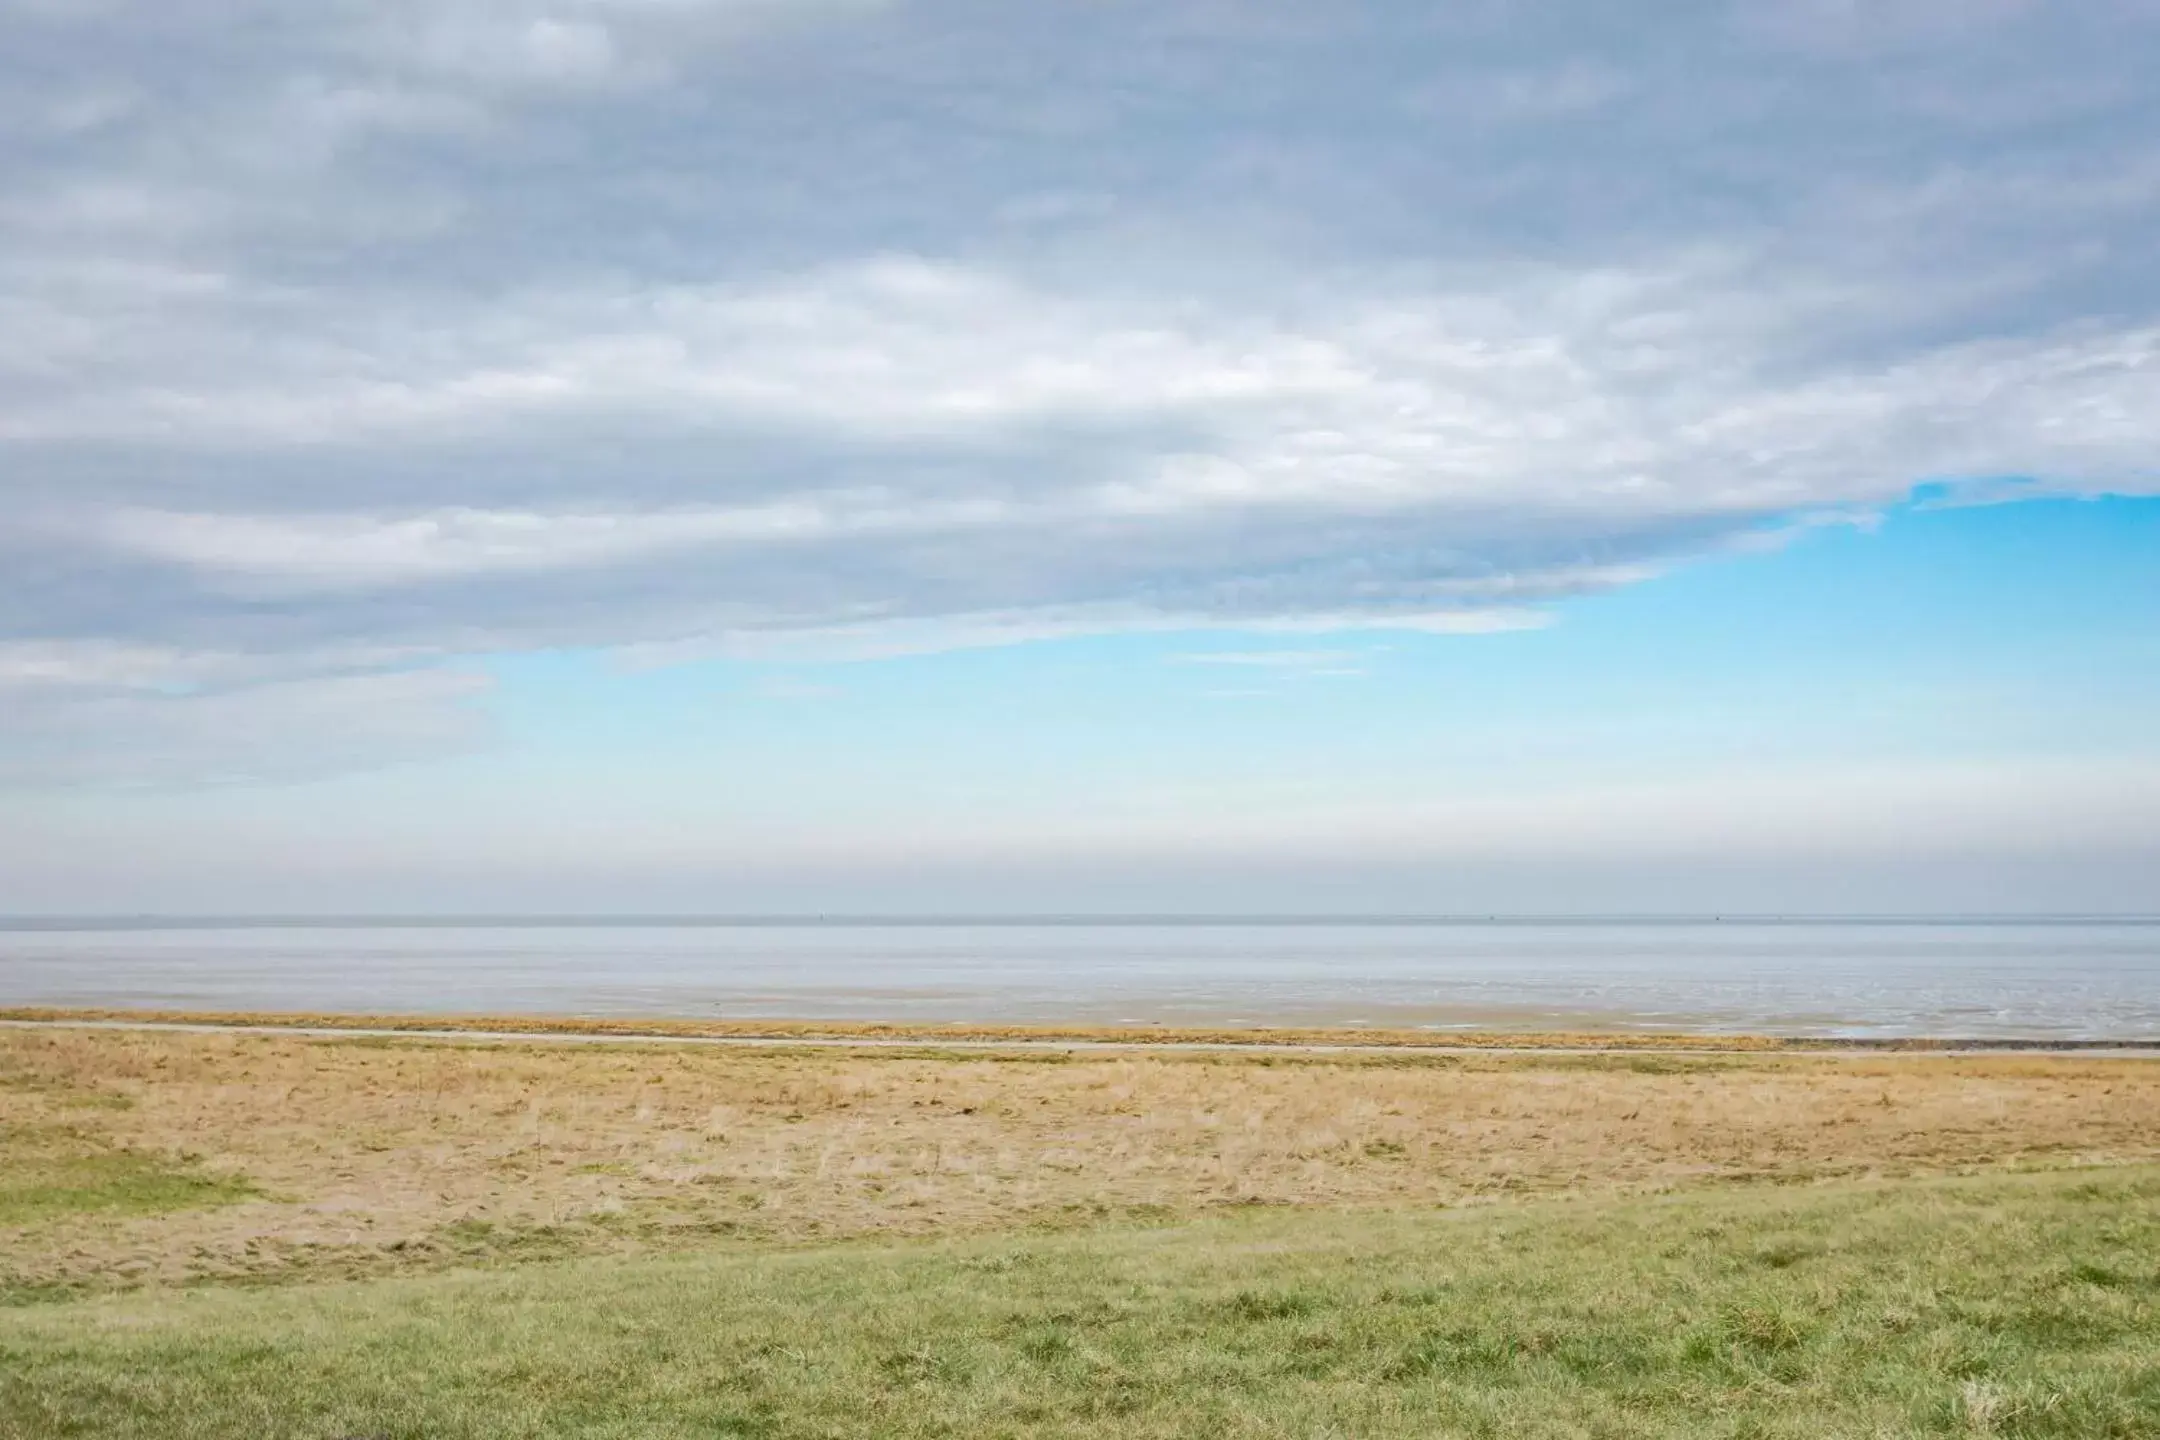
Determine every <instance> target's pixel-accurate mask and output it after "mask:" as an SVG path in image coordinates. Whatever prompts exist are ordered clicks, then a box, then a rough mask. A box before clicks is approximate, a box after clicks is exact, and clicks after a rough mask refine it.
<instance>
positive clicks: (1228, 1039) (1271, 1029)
mask: <svg viewBox="0 0 2160 1440" xmlns="http://www.w3.org/2000/svg"><path fill="white" fill-rule="evenodd" d="M0 1026H5V1027H7V1028H10V1029H47V1028H51V1029H99V1030H149V1031H159V1030H163V1031H180V1032H190V1033H198V1034H203V1033H208V1034H250V1033H267V1034H284V1035H304V1036H311V1037H317V1038H326V1039H335V1038H341V1037H344V1038H356V1039H359V1038H377V1039H412V1040H445V1041H463V1042H471V1041H486V1042H497V1043H511V1042H525V1043H587V1044H590V1043H604V1042H619V1043H628V1044H635V1043H645V1044H692V1045H721V1046H742V1047H753V1048H770V1047H776V1046H777V1047H788V1046H794V1047H810V1048H817V1049H862V1050H894V1049H905V1050H915V1049H948V1050H951V1049H958V1050H981V1051H1013V1050H1023V1051H1025V1050H1066V1051H1073V1050H1079V1051H1138V1052H1145V1051H1165V1050H1167V1051H1222V1052H1250V1053H1263V1054H1266V1053H1275V1054H1282V1053H1291V1054H1329V1053H1351V1052H1360V1053H1383V1054H1406V1055H1448V1054H1494V1053H1535V1052H1571V1053H1585V1054H1600V1053H1607V1054H1610V1053H1629V1052H1655V1053H1660V1054H1688V1053H1694V1054H1758V1055H1774V1054H1815V1055H1821V1054H1862V1055H1873V1054H1920V1055H1931V1054H1932V1055H1972V1054H1991V1055H2001V1054H2010V1055H2019V1054H2026V1055H2046V1054H2077V1055H2118V1056H2126V1057H2145V1056H2150V1057H2153V1058H2160V1037H2151V1038H2145V1037H2125V1038H2095V1039H2064V1038H2055V1037H2047V1036H2034V1037H2019V1036H1957V1035H1941V1036H1813V1035H1762V1034H1742V1033H1721V1032H1704V1031H1656V1032H1649V1031H1639V1032H1637V1031H1604V1030H1568V1031H1514V1030H1475V1031H1451V1032H1447V1033H1446V1034H1444V1035H1437V1034H1435V1033H1434V1032H1432V1031H1425V1030H1407V1029H1399V1028H1380V1027H1374V1028H1370V1029H1349V1028H1340V1027H1317V1026H1253V1027H1229V1026H1170V1025H1147V1026H1121V1025H991V1024H974V1023H967V1022H951V1023H910V1022H900V1021H817V1020H763V1019H758V1020H751V1019H745V1020H724V1019H713V1020H687V1019H676V1020H667V1019H610V1018H594V1017H579V1016H530V1015H526V1016H517V1015H513V1016H499V1015H457V1014H444V1015H410V1014H406V1015H400V1014H390V1015H382V1014H340V1013H335V1012H315V1011H310V1012H268V1011H214V1010H213V1011H200V1010H159V1009H141V1010H136V1009H121V1008H111V1007H94V1008H93V1007H60V1006H13V1007H0Z"/></svg>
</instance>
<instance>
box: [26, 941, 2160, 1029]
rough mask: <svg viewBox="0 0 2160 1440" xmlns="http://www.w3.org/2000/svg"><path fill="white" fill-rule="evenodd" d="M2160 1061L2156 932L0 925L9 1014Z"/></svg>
mask: <svg viewBox="0 0 2160 1440" xmlns="http://www.w3.org/2000/svg"><path fill="white" fill-rule="evenodd" d="M30 1004H37V1005H95V1006H130V1007H162V1008H186V1009H214V1010H313V1011H347V1012H374V1013H390V1012H402V1013H430V1012H431V1013H438V1014H457V1013H463V1014H479V1013H491V1014H533V1015H542V1014H547V1015H595V1016H637V1015H652V1016H661V1015H670V1016H685V1017H697V1016H744V1017H774V1016H794V1017H801V1018H816V1019H883V1020H916V1021H930V1020H973V1021H985V1022H995V1021H1005V1022H1013V1023H1028V1022H1043V1021H1051V1022H1089V1023H1116V1022H1136V1023H1164V1024H1172V1025H1176V1024H1193V1025H1200V1024H1207V1025H1217V1024H1220V1025H1237V1024H1271V1023H1296V1024H1313V1025H1403V1026H1421V1027H1431V1028H1434V1029H1439V1030H1445V1029H1448V1028H1472V1027H1504V1028H1517V1027H1520V1028H1541V1027H1596V1028H1612V1029H1661V1030H1663V1029H1679V1030H1699V1031H1706V1032H1708V1031H1755V1032H1765V1033H1778V1034H1792V1035H1844V1036H1867V1035H1881V1036H1892V1035H1914V1034H1921V1035H1966V1036H1975V1037H1980V1036H2003V1035H2022V1036H2033V1037H2050V1038H2083V1039H2092V1038H2117V1039H2131V1038H2137V1039H2153V1038H2160V921H2150V920H2147V921H2120V920H2056V921H2031V920H2017V921H2007V920H1927V921H1895V922H1883V921H1789V920H1788V921H1760V920H1749V921H1734V920H1707V919H1706V920H1682V921H1674V920H1659V921H1642V920H1628V921H1620V920H1595V921H1593V920H1573V921H1478V922H1471V921H1404V920H1393V921H1361V922H1312V921H1296V922H1290V921H1279V920H1278V921H1249V920H1248V921H1236V920H1226V921H1216V922H1189V921H1188V922H1162V921H1132V922H1118V923H1105V922H1099V921H1035V922H1024V923H1023V922H1009V921H982V920H976V921H939V922H920V921H919V922H891V921H883V922H867V921H866V922H835V921H825V922H816V923H803V922H698V923H684V922H668V923H661V922H651V921H644V922H630V921H618V922H586V923H577V924H561V923H552V924H551V923H532V922H525V923H510V922H502V923H497V922H487V923H472V922H465V923H457V924H443V923H433V924H384V923H366V924H348V923H310V924H307V925H292V924H279V923H270V922H260V921H256V922H249V921H232V922H217V923H190V924H185V925H177V924H171V923H160V922H140V923H130V924H117V923H110V922H108V923H103V924H91V923H87V922H64V921H47V922H14V923H8V924H0V1005H30Z"/></svg>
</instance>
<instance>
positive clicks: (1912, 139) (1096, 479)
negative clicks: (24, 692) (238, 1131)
mask: <svg viewBox="0 0 2160 1440" xmlns="http://www.w3.org/2000/svg"><path fill="white" fill-rule="evenodd" d="M1593 9H1594V7H1591V6H1589V5H1587V4H1585V5H1583V6H1580V7H1578V8H1575V9H1569V8H1568V7H1561V8H1560V9H1558V10H1554V11H1549V12H1547V11H1541V12H1540V13H1539V16H1537V17H1530V16H1528V15H1525V16H1520V17H1513V16H1510V17H1500V18H1494V17H1487V18H1486V19H1484V20H1479V19H1477V18H1476V17H1472V16H1468V15H1466V14H1457V13H1455V12H1452V11H1450V12H1448V13H1447V14H1444V15H1442V14H1437V13H1436V14H1429V15H1428V14H1423V13H1422V12H1421V13H1418V14H1412V13H1411V12H1410V11H1402V12H1400V13H1396V12H1385V13H1382V12H1376V13H1374V14H1373V15H1370V16H1365V17H1362V18H1360V19H1359V20H1358V21H1357V22H1355V23H1351V22H1349V21H1346V20H1344V19H1343V18H1342V17H1338V16H1336V15H1334V14H1333V12H1324V11H1322V10H1315V9H1312V8H1311V7H1306V6H1296V5H1290V4H1282V5H1273V4H1256V5H1252V6H1237V7H1221V8H1218V7H1207V6H1190V5H1185V4H1181V3H1172V4H1168V5H1163V6H1152V7H1138V8H1131V7H1108V8H1105V7H1069V8H1065V9H1059V10H1056V11H1055V12H1054V13H1042V12H1029V13H1028V14H1027V15H1025V16H1023V15H1021V13H1020V12H1019V11H1012V12H1009V13H1008V12H1005V11H995V12H994V13H993V11H984V12H982V13H981V14H979V15H977V16H975V17H974V19H973V20H971V21H970V22H969V23H967V24H960V23H949V21H948V20H939V19H936V18H934V17H930V16H928V15H925V14H917V13H915V12H913V11H911V10H910V9H909V8H908V7H902V6H895V7H885V6H880V5H875V4H868V3H860V4H858V3H848V0H831V3H824V0H820V3H815V4H808V5H802V4H792V3H786V4H784V3H780V0H714V3H695V0H612V3H605V0H450V3H421V0H393V3H364V4H363V3H358V0H332V3H328V4H325V5H322V6H315V7H307V8H305V9H304V10H303V11H293V10H291V9H290V7H285V6H275V5H272V4H270V3H269V0H239V3H238V4H221V5H211V4H208V3H207V0H176V3H173V4H169V5H161V6H149V5H113V6H107V7H103V8H90V7H46V6H33V7H29V8H27V9H26V8H25V7H24V6H22V5H19V4H18V5H16V6H14V7H12V8H11V9H10V12H9V13H10V17H11V18H10V28H11V42H12V43H11V45H10V47H9V50H8V53H6V54H4V55H0V95H4V96H5V97H6V98H4V99H0V120H5V121H7V122H8V125H9V133H10V134H11V135H17V134H19V135H21V136H23V137H25V138H24V139H23V141H22V143H20V144H11V145H10V146H8V147H6V148H5V149H0V499H4V501H5V505H4V508H0V575H6V576H8V577H10V578H11V580H12V581H13V587H12V589H11V590H10V591H9V592H6V593H4V594H0V674H6V673H12V674H13V675H14V676H15V679H14V680H12V681H7V682H5V683H10V684H14V685H16V686H18V688H20V687H25V686H29V685H31V684H33V682H34V683H35V684H36V685H38V686H42V687H45V689H47V690H54V691H57V690H58V689H69V688H72V689H74V690H80V691H82V692H83V693H86V694H87V693H90V692H91V691H97V692H98V693H100V694H103V693H105V691H106V690H114V691H131V690H142V691H144V692H145V693H150V694H162V693H163V691H165V690H186V689H188V688H189V687H197V688H201V689H204V690H205V691H206V692H215V693H217V694H220V695H223V694H226V693H229V692H232V691H233V687H237V686H242V685H256V684H261V683H265V682H271V681H276V680H279V679H288V680H293V681H295V682H298V681H300V680H303V679H309V678H311V677H318V676H322V675H325V674H330V673H349V672H351V671H354V670H357V669H362V668H365V666H366V665H368V664H376V665H379V666H382V667H387V668H392V669H394V668H397V667H400V666H409V665H416V664H427V663H434V662H437V661H440V660H441V659H443V658H445V657H454V656H457V655H463V654H471V653H476V652H484V651H496V650H517V649H520V648H525V647H531V646H549V645H562V644H576V645H588V646H599V647H608V648H615V649H619V650H621V651H623V652H624V653H626V654H633V655H636V656H639V657H643V658H644V659H648V660H650V659H653V658H656V657H661V656H666V655H685V654H709V653H724V654H758V655H769V654H787V655H811V654H884V653H899V652H905V651H910V650H922V649H934V648H941V647H947V646H952V645H964V644H997V643H1012V642H1015V641H1019V640H1024V639H1027V638H1031V637H1039V636H1048V635H1061V634H1073V633H1079V632H1083V631H1089V630H1105V629H1146V630H1168V629H1175V628H1202V629H1217V630H1225V631H1235V630H1241V629H1257V630H1262V631H1267V632H1272V633H1330V632H1338V631H1354V630H1356V629H1358V628H1361V627H1379V628H1387V627H1398V628H1427V629H1435V630H1444V631H1449V632H1473V631H1481V630H1494V629H1504V628H1511V627H1519V626H1523V625H1529V624H1537V623H1544V622H1545V620H1546V618H1547V617H1546V615H1545V614H1544V612H1543V611H1542V609H1541V607H1542V606H1544V605H1546V604H1547V603H1548V602H1550V601H1552V600H1554V599H1556V598H1559V597H1563V596H1568V595H1576V594H1582V593H1587V592H1594V591H1598V590H1601V589H1610V588H1614V587H1617V586H1623V585H1627V584H1631V583H1635V582H1637V581H1639V580H1641V579H1643V578H1645V577H1647V576H1650V575H1654V574H1657V573H1659V572H1660V571H1662V570H1664V569H1666V568H1668V567H1670V566H1672V565H1674V564H1677V563H1681V562H1683V561H1684V560H1686V559H1687V558H1689V557H1691V556H1695V555H1699V554H1703V553H1705V552H1711V551H1718V550H1726V549H1731V548H1734V547H1743V546H1747V545H1752V544H1762V543H1770V541H1769V538H1768V537H1773V536H1775V535H1777V534H1780V533H1785V532H1787V531H1789V530H1790V528H1791V527H1793V526H1796V525H1804V524H1807V523H1811V522H1812V521H1814V520H1817V519H1820V518H1822V517H1825V516H1840V517H1851V516H1864V515H1866V514H1867V513H1869V512H1870V511H1872V510H1874V509H1876V508H1878V507H1881V506H1883V505H1885V504H1888V503H1893V502H1895V501H1897V500H1899V499H1900V498H1902V497H1904V496H1906V495H1908V494H1909V493H1910V492H1911V490H1912V488H1913V487H1914V486H1915V485H1916V484H1919V483H1923V482H1929V481H1950V482H1957V483H1961V484H1968V485H1970V486H1971V487H1972V491H1973V493H1982V492H1988V493H1994V492H1993V491H1990V489H1989V487H1995V488H1996V489H1998V490H1999V487H2000V486H2001V485H2002V483H2003V482H2004V481H2005V480H2006V479H2016V480H2019V481H2030V482H2032V483H2033V484H2034V486H2035V487H2036V488H2044V489H2047V490H2049V491H2051V492H2054V493H2073V494H2075V493H2093V492H2097V491H2125V492H2137V493H2152V492H2154V491H2155V490H2160V465H2156V461H2155V456H2156V455H2160V418H2156V417H2160V288H2156V282H2154V281H2153V280H2152V278H2151V267H2150V266H2149V265H2147V264H2146V263H2145V262H2144V251H2145V250H2146V249H2147V248H2149V246H2148V245H2147V243H2146V237H2147V236H2148V235H2149V233H2150V232H2151V231H2152V229H2153V224H2154V220H2155V216H2156V213H2160V184H2156V183H2155V177H2160V149H2156V148H2155V146H2154V144H2153V141H2152V136H2153V135H2154V134H2160V129H2156V127H2155V125H2154V123H2153V121H2154V119H2155V112H2154V110H2153V105H2154V102H2153V100H2152V98H2151V95H2152V91H2151V87H2150V86H2149V84H2146V83H2145V79H2146V76H2147V74H2148V73H2149V72H2150V70H2151V68H2152V66H2151V65H2150V64H2149V63H2146V62H2147V61H2149V60H2150V59H2151V54H2150V53H2148V52H2151V51H2152V47H2153V45H2154V43H2155V31H2154V29H2153V27H2152V26H2151V25H2150V24H2149V23H2148V21H2150V20H2151V19H2152V18H2153V17H2152V15H2151V14H2149V13H2148V12H2149V11H2150V7H2149V6H2141V5H2136V4H2129V3H2107V4H2095V5H2093V6H2090V7H2078V8H2076V9H2075V11H2074V12H2073V11H2070V10H2064V9H2060V8H2047V9H2043V8H2042V7H2034V6H2030V5H2022V6H2021V5H2018V4H2014V3H2009V0H2001V3H1993V0H1991V3H1989V4H1986V5H1983V6H1979V7H1977V8H1976V7H1974V6H1971V5H1965V6H1959V5H1955V4H1951V3H1948V0H1897V3H1895V4H1891V5H1887V6H1878V7H1856V6H1852V5H1842V4H1833V3H1817V0H1795V3H1790V4H1779V5H1763V6H1747V7H1735V6H1731V5H1726V4H1722V3H1706V4H1705V5H1704V6H1702V7H1700V8H1697V9H1690V8H1688V7H1682V8H1681V9H1680V10H1676V11H1672V12H1670V13H1667V12H1660V14H1659V15H1658V16H1657V17H1653V18H1650V19H1645V20H1642V21H1641V22H1640V23H1635V24H1630V25H1628V26H1623V27H1612V26H1609V25H1599V24H1592V23H1590V22H1591V20H1592V18H1593V15H1592V11H1593ZM1598 13H1599V14H1600V15H1601V14H1602V12H1598ZM2043 18H2044V19H2045V21H2046V23H2045V24H2043V23H2041V21H2042V19H2043ZM1556 37H1565V43H1562V41H1561V40H1560V39H1558V38H1556ZM1406 77H1407V78H1406ZM1406 95H1407V96H1408V103H1407V104H1406V101H1405V96H1406ZM355 657H376V658H375V659H374V660H372V661H368V660H360V659H356V658H355ZM8 666H13V667H14V668H13V670H12V671H8V669H7V667H8ZM25 677H28V678H25ZM101 687H102V688H101ZM161 687H162V688H161ZM220 703H223V702H220ZM233 703H238V702H237V701H235V702H233ZM146 713H147V712H146ZM158 713H160V714H163V713H167V712H163V711H159V712H158ZM171 713H180V712H177V711H176V712H171ZM188 713H198V712H188ZM200 713H207V712H200ZM145 723H149V722H145ZM159 723H162V722H159Z"/></svg>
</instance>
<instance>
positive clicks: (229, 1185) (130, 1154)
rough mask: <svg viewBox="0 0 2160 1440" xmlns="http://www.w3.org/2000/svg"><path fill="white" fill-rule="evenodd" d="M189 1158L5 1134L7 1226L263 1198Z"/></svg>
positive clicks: (1, 1218) (0, 1139)
mask: <svg viewBox="0 0 2160 1440" xmlns="http://www.w3.org/2000/svg"><path fill="white" fill-rule="evenodd" d="M255 1193H256V1191H255V1188H254V1187H253V1186H252V1185H250V1184H248V1183H247V1182H246V1181H245V1180H241V1179H239V1178H237V1177H234V1176H227V1175H212V1174H205V1173H203V1172H202V1171H200V1170H198V1169H196V1168H195V1166H194V1165H193V1164H191V1163H190V1162H188V1161H186V1160H172V1159H167V1158H164V1157H161V1156H155V1155H144V1154H141V1153H139V1152H137V1151H133V1150H123V1149H114V1148H111V1147H109V1146H107V1145H106V1144H105V1143H104V1142H102V1141H100V1140H98V1139H97V1138H96V1137H94V1136H90V1135H86V1134H84V1133H82V1132H81V1131H78V1130H75V1129H73V1128H72V1127H67V1126H52V1127H46V1128H42V1129H37V1130H26V1129H23V1128H20V1127H18V1128H16V1129H13V1130H10V1131H6V1132H0V1225H10V1226H12V1225H35V1224H37V1223H38V1222H40V1221H44V1220H52V1219H57V1218H59V1217H61V1216H66V1215H83V1214H91V1215H155V1214H159V1213H162V1212H164V1211H168V1210H188V1209H193V1208H195V1207H197V1206H202V1205H221V1204H225V1203H227V1202H229V1201H233V1200H241V1199H245V1198H247V1197H248V1196H250V1195H253V1194H255Z"/></svg>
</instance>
